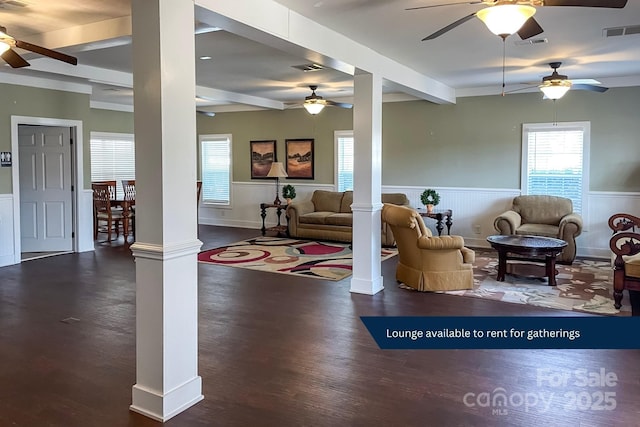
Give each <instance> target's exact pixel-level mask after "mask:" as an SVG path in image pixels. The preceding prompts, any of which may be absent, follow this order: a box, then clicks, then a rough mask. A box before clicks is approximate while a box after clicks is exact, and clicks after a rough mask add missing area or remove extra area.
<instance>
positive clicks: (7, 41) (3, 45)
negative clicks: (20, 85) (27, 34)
mask: <svg viewBox="0 0 640 427" xmlns="http://www.w3.org/2000/svg"><path fill="white" fill-rule="evenodd" d="M16 47H17V48H20V49H24V50H28V51H31V52H35V53H39V54H40V55H44V56H48V57H49V58H53V59H57V60H58V61H64V62H67V63H69V64H71V65H78V59H77V58H75V57H73V56H69V55H66V54H64V53H62V52H57V51H55V50H51V49H47V48H46V47H42V46H37V45H35V44H31V43H28V42H25V41H22V40H17V39H15V38H13V37H11V36H10V35H9V34H7V29H6V28H5V27H3V26H0V52H1V54H0V57H2V59H4V60H5V62H6V63H7V64H9V65H11V67H13V68H21V67H28V66H29V65H30V64H29V63H28V62H27V61H25V59H24V58H23V57H21V56H20V55H18V54H17V53H16V51H15V50H13V48H16Z"/></svg>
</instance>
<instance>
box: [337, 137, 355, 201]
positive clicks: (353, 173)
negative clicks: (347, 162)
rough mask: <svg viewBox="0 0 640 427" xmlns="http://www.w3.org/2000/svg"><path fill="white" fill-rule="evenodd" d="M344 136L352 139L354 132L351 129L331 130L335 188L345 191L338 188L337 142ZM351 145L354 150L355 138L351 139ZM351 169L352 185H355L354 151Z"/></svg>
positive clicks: (338, 160)
mask: <svg viewBox="0 0 640 427" xmlns="http://www.w3.org/2000/svg"><path fill="white" fill-rule="evenodd" d="M345 137H351V138H352V139H354V132H353V130H336V131H333V145H334V153H335V156H334V171H335V177H334V179H335V189H336V191H346V190H345V189H341V188H340V154H339V153H340V144H339V142H338V141H339V140H340V138H345ZM353 145H354V151H355V139H354V141H353ZM353 166H354V167H353V169H354V170H352V171H351V173H352V175H353V181H354V185H355V153H354V157H353ZM352 190H353V188H352V189H350V190H349V191H352Z"/></svg>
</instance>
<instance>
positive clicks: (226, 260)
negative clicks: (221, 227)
mask: <svg viewBox="0 0 640 427" xmlns="http://www.w3.org/2000/svg"><path fill="white" fill-rule="evenodd" d="M349 246H350V245H349V243H336V242H317V241H311V240H299V239H287V238H280V237H268V236H266V237H256V238H254V239H249V240H243V241H241V242H236V243H232V244H230V245H228V246H223V247H221V248H216V249H211V250H207V251H203V252H200V254H198V261H199V262H201V263H206V264H217V265H225V266H229V267H239V268H248V269H251V270H259V271H268V272H271V273H280V274H293V275H297V276H304V277H313V278H316V279H324V280H342V279H344V278H345V277H349V276H350V275H351V273H352V265H353V258H352V252H351V249H350V247H349ZM397 253H398V252H397V250H395V249H386V248H383V249H382V250H381V257H382V260H386V259H389V258H391V257H393V256H395V255H397Z"/></svg>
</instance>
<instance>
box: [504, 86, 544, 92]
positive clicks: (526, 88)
mask: <svg viewBox="0 0 640 427" xmlns="http://www.w3.org/2000/svg"><path fill="white" fill-rule="evenodd" d="M534 87H538V85H537V84H536V85H533V86H526V87H521V88H520V89H511V90H508V91H506V92H505V94H509V93H516V92H520V91H522V90H528V89H533V88H534Z"/></svg>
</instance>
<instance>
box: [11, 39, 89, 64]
mask: <svg viewBox="0 0 640 427" xmlns="http://www.w3.org/2000/svg"><path fill="white" fill-rule="evenodd" d="M16 47H19V48H20V49H25V50H29V51H31V52H35V53H39V54H40V55H44V56H48V57H49V58H53V59H57V60H58V61H63V62H66V63H68V64H71V65H78V59H77V58H75V57H73V56H70V55H67V54H64V53H62V52H56V51H55V50H51V49H47V48H46V47H42V46H38V45H35V44H31V43H28V42H23V41H22V40H16Z"/></svg>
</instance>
